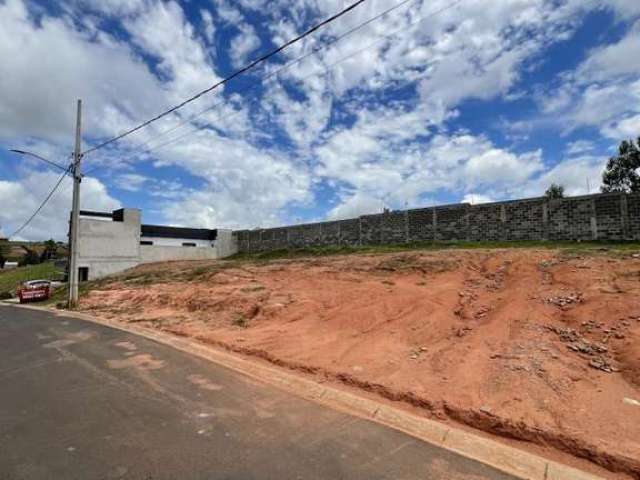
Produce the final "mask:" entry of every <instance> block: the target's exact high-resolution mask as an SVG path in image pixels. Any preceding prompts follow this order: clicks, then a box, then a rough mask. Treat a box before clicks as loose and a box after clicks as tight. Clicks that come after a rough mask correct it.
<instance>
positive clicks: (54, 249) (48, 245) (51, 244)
mask: <svg viewBox="0 0 640 480" xmlns="http://www.w3.org/2000/svg"><path fill="white" fill-rule="evenodd" d="M57 253H58V245H56V242H55V241H54V240H53V239H51V240H47V241H46V242H44V250H43V251H42V253H41V254H40V262H46V261H48V260H51V259H52V258H55V257H56V255H57Z"/></svg>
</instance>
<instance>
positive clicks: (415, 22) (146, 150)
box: [87, 0, 463, 173]
mask: <svg viewBox="0 0 640 480" xmlns="http://www.w3.org/2000/svg"><path fill="white" fill-rule="evenodd" d="M462 1H463V0H455V1H454V2H452V3H451V4H449V5H448V6H446V7H443V8H440V9H438V10H435V11H433V12H431V13H430V14H428V15H426V16H424V17H420V18H419V19H417V20H415V21H413V22H411V23H409V24H408V25H406V26H404V27H403V28H401V29H398V30H395V31H394V32H392V33H390V34H386V35H383V36H381V37H379V38H377V39H376V40H375V41H373V42H371V43H369V44H368V45H365V46H364V47H362V48H360V49H357V50H355V51H353V52H351V53H349V54H347V55H345V56H344V57H341V58H340V59H338V60H336V61H335V62H333V63H331V64H329V65H325V71H324V72H321V73H323V74H327V73H328V72H329V71H330V70H331V69H332V68H333V67H335V66H336V65H338V64H340V63H342V62H345V61H347V60H349V59H351V58H353V57H355V56H356V55H359V54H361V53H363V52H364V51H366V50H368V49H370V48H371V47H373V46H375V45H377V44H378V43H380V42H382V41H384V40H386V39H389V38H391V37H393V36H395V35H397V34H398V33H400V32H403V31H405V30H406V28H408V27H413V26H415V25H418V24H419V23H421V22H424V21H425V20H428V19H429V18H432V17H434V16H436V15H439V14H440V13H442V12H444V11H445V10H448V9H450V8H453V7H455V6H456V5H457V4H459V3H461V2H462ZM419 47H420V45H416V46H415V47H414V49H416V48H419ZM316 75H319V73H318V72H312V73H311V74H309V75H306V76H304V77H301V78H298V79H296V81H297V82H302V81H304V80H306V79H308V78H310V77H314V76H316ZM239 113H242V110H238V111H236V112H234V113H232V114H230V115H226V116H225V117H224V119H225V120H226V119H229V118H232V117H233V116H235V115H238V114H239ZM222 115H223V114H222V113H221V114H219V115H218V117H217V118H216V119H215V120H216V121H217V120H220V119H221V118H222ZM206 128H212V127H211V126H209V125H203V126H197V127H195V128H193V129H191V130H188V131H187V132H185V133H183V134H180V135H178V136H177V137H173V138H171V139H169V140H167V141H165V142H162V143H159V144H157V145H153V146H151V147H149V148H147V149H145V150H144V151H142V152H141V153H143V154H145V153H151V152H153V151H155V150H158V149H159V148H162V147H165V146H167V145H170V144H172V143H175V142H177V141H178V140H181V139H183V138H185V137H187V136H189V135H192V134H194V133H196V132H198V131H200V130H204V129H206ZM143 145H146V143H145V144H143ZM96 168H98V166H96V167H94V168H93V169H91V170H90V171H93V170H95V169H96ZM87 173H88V172H87Z"/></svg>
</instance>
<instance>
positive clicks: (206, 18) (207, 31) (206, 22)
mask: <svg viewBox="0 0 640 480" xmlns="http://www.w3.org/2000/svg"><path fill="white" fill-rule="evenodd" d="M200 18H202V26H203V30H204V32H203V33H204V37H205V38H206V39H207V41H208V42H209V43H213V41H214V39H215V34H216V25H215V22H214V21H213V15H212V14H211V12H210V11H209V10H205V9H204V8H203V9H201V10H200Z"/></svg>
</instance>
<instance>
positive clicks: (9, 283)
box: [0, 262, 62, 297]
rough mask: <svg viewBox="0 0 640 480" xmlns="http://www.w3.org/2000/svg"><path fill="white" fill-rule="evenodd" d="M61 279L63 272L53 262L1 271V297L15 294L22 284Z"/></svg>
mask: <svg viewBox="0 0 640 480" xmlns="http://www.w3.org/2000/svg"><path fill="white" fill-rule="evenodd" d="M61 277H62V272H60V271H58V270H56V268H55V266H54V264H53V263H51V262H46V263H40V264H38V265H28V266H26V267H19V268H14V269H11V270H0V295H3V296H4V297H7V294H9V293H12V292H15V290H16V287H17V286H18V284H19V283H20V282H25V281H27V280H40V279H43V280H59V279H60V278H61Z"/></svg>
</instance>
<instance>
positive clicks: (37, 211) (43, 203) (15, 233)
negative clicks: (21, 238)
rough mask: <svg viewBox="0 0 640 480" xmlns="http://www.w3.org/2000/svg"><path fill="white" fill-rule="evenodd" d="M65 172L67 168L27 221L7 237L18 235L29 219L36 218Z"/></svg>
mask: <svg viewBox="0 0 640 480" xmlns="http://www.w3.org/2000/svg"><path fill="white" fill-rule="evenodd" d="M67 173H69V169H67V170H65V171H64V172H63V173H62V175H61V176H60V178H59V179H58V182H57V183H56V184H55V186H54V187H53V188H52V189H51V191H50V192H49V194H48V195H47V196H46V198H45V199H44V200H43V201H42V203H41V204H40V206H38V208H37V209H36V210H35V212H33V214H32V215H31V216H30V217H29V218H28V219H27V221H25V222H24V223H23V224H22V225H21V226H20V228H18V229H17V230H16V231H15V232H13V233H12V234H11V235H9V238H13V237H15V236H16V235H18V234H19V233H20V232H21V231H22V230H24V229H25V228H26V227H27V225H29V224H30V223H31V221H32V220H33V219H34V218H36V216H37V215H38V214H39V213H40V210H42V209H43V208H44V206H45V205H46V204H47V202H48V201H49V200H50V199H51V197H52V196H53V194H54V193H55V192H56V190H58V188H59V187H60V184H61V183H62V181H63V180H64V179H65V178H66V176H67Z"/></svg>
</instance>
